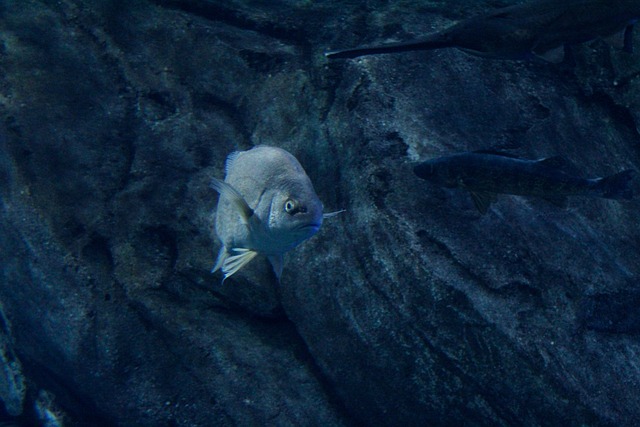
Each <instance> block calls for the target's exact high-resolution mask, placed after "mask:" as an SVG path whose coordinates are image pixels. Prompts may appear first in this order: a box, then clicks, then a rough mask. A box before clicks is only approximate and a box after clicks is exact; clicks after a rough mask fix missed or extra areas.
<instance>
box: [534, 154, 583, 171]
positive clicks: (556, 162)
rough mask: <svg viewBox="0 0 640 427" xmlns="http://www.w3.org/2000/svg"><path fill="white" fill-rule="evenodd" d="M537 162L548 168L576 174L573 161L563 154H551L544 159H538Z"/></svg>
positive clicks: (576, 169)
mask: <svg viewBox="0 0 640 427" xmlns="http://www.w3.org/2000/svg"><path fill="white" fill-rule="evenodd" d="M538 164H540V165H541V166H545V167H548V168H550V169H558V170H560V171H563V172H566V173H571V174H576V175H577V174H578V168H577V167H576V166H575V165H574V164H573V163H571V162H570V161H569V159H567V158H566V157H563V156H552V157H547V158H545V159H540V160H538Z"/></svg>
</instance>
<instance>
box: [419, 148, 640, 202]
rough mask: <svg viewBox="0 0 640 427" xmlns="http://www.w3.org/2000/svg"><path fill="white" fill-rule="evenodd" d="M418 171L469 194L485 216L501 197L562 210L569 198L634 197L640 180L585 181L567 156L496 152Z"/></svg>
mask: <svg viewBox="0 0 640 427" xmlns="http://www.w3.org/2000/svg"><path fill="white" fill-rule="evenodd" d="M413 171H414V173H415V174H416V175H417V176H418V177H420V178H422V179H424V180H427V181H430V182H432V183H434V184H436V185H439V186H441V187H446V188H459V189H462V190H466V191H468V192H469V193H470V194H471V197H472V199H473V202H474V204H475V206H476V208H477V209H478V211H480V213H482V214H484V213H486V212H487V209H489V206H490V205H491V203H492V202H494V201H495V200H496V195H497V194H513V195H520V196H534V197H541V198H543V199H545V200H547V201H549V202H551V203H553V204H555V205H558V206H560V207H566V205H567V196H589V197H602V198H606V199H631V198H632V197H633V189H632V187H631V182H632V179H633V178H634V176H635V171H633V170H631V169H629V170H625V171H622V172H619V173H617V174H614V175H611V176H607V177H603V178H582V177H580V174H579V172H578V171H577V168H576V167H575V166H574V165H572V164H571V163H570V162H569V161H568V160H567V159H565V158H564V157H561V156H555V157H548V158H545V159H540V160H526V159H519V158H517V157H513V156H510V155H506V154H504V153H499V152H493V151H476V152H469V153H460V154H454V155H451V156H444V157H438V158H435V159H431V160H427V161H424V162H422V163H419V164H417V165H416V166H415V167H414V169H413Z"/></svg>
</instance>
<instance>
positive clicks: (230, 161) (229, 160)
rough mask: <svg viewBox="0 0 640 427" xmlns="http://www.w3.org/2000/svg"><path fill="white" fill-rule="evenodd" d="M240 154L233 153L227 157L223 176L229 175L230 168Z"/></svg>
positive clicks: (237, 152) (240, 152)
mask: <svg viewBox="0 0 640 427" xmlns="http://www.w3.org/2000/svg"><path fill="white" fill-rule="evenodd" d="M240 154H242V151H234V152H232V153H230V154H229V155H228V156H227V160H226V161H225V162H224V173H225V176H227V174H228V173H229V171H230V170H231V168H232V167H233V163H234V162H235V161H236V159H237V158H238V156H239V155H240Z"/></svg>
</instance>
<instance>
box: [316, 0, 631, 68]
mask: <svg viewBox="0 0 640 427" xmlns="http://www.w3.org/2000/svg"><path fill="white" fill-rule="evenodd" d="M638 18H640V0H537V1H531V2H528V3H524V4H518V5H514V6H508V7H504V8H500V9H496V10H494V11H491V12H488V13H486V14H483V15H480V16H476V17H472V18H469V19H465V20H463V21H460V22H458V23H457V24H454V25H452V26H450V27H448V28H446V29H444V30H442V31H438V32H435V33H432V34H430V35H427V36H425V37H423V38H420V39H417V40H414V41H408V42H403V43H390V44H382V45H377V46H371V47H361V48H355V49H346V50H337V51H333V52H327V53H326V54H325V56H326V57H327V58H330V59H338V58H356V57H359V56H364V55H375V54H381V53H397V52H407V51H417V50H432V49H442V48H451V47H453V48H458V49H460V50H462V51H464V52H467V53H470V54H473V55H478V56H482V57H486V58H493V59H513V60H519V59H520V60H521V59H531V58H536V57H539V58H543V59H545V60H548V61H553V62H558V61H560V60H561V59H562V58H563V53H564V47H565V46H566V45H572V44H576V43H583V42H586V41H589V40H593V39H596V38H605V37H609V36H612V35H614V34H616V33H618V32H624V35H623V36H622V35H621V36H620V39H621V40H622V41H623V42H624V49H625V50H626V51H628V52H631V51H632V30H633V24H634V23H635V22H636V21H637V19H638Z"/></svg>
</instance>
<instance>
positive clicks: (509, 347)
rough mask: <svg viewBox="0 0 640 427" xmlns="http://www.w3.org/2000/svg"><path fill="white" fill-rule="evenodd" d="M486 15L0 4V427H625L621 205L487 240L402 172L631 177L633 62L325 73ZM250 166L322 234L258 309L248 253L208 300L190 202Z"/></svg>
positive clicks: (503, 212) (201, 223) (631, 272)
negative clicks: (530, 171) (307, 211)
mask: <svg viewBox="0 0 640 427" xmlns="http://www.w3.org/2000/svg"><path fill="white" fill-rule="evenodd" d="M392 3H393V2H392ZM489 3H492V4H489ZM493 3H495V2H485V1H480V2H473V5H464V4H462V3H461V2H453V1H445V2H438V4H437V5H436V4H431V3H429V2H426V3H425V2H410V1H409V2H400V3H393V4H390V3H389V2H383V1H373V2H362V3H361V4H356V3H355V2H354V3H351V2H350V3H348V4H346V5H345V4H344V3H342V2H307V1H297V2H296V1H288V0H282V1H274V2H268V3H265V2H258V1H253V0H246V1H241V0H234V1H230V2H217V1H214V2H209V1H201V0H149V1H140V2H126V1H118V0H101V1H98V2H91V3H90V4H89V3H87V2H82V1H79V0H61V1H58V2H46V1H43V0H41V1H40V0H21V1H17V0H9V1H5V2H3V3H2V4H0V71H1V72H0V114H1V118H2V122H1V126H0V177H1V178H0V197H1V200H2V205H1V210H0V230H1V231H0V261H1V262H2V266H3V268H2V270H1V272H0V302H1V303H2V307H3V312H4V315H5V317H6V322H5V323H7V324H8V325H10V328H8V327H7V328H5V329H6V330H7V331H10V332H9V334H10V337H6V339H5V338H3V341H2V342H3V343H4V342H7V343H10V349H11V351H12V354H13V355H14V356H15V359H16V360H19V361H20V366H21V369H20V371H21V374H20V375H21V378H23V380H24V384H25V387H26V392H25V394H24V397H23V398H21V399H22V400H21V402H20V403H19V404H18V406H20V405H21V406H22V408H21V411H18V410H16V409H15V400H14V401H11V402H10V401H9V400H8V398H7V397H6V396H7V395H6V394H5V393H4V392H3V393H2V396H0V397H1V398H2V399H4V403H5V407H6V410H7V411H6V412H7V413H6V414H5V413H2V412H0V414H2V415H3V416H5V415H6V417H7V418H8V420H26V421H31V420H38V419H42V416H43V415H41V413H43V412H46V410H43V409H42V408H45V409H46V408H49V411H51V412H56V411H58V412H59V413H58V412H56V414H57V415H56V416H61V417H63V418H64V419H65V420H68V422H69V423H70V425H74V424H78V423H82V422H87V423H93V424H97V423H103V424H104V423H107V424H119V425H127V424H129V425H133V424H135V425H150V426H151V425H180V426H187V425H203V426H205V425H222V426H224V425H251V424H264V423H270V424H274V425H304V424H306V423H308V421H309V420H314V421H315V422H316V423H317V424H318V425H354V426H355V425H363V424H364V425H401V424H409V425H424V424H427V423H428V424H429V425H444V424H465V425H491V426H495V425H535V424H542V423H545V424H550V425H556V424H560V423H568V424H572V425H577V424H587V425H631V424H632V420H634V419H635V420H637V419H638V418H640V396H638V394H637V392H636V391H637V390H638V389H639V388H640V374H639V373H638V372H640V369H639V368H640V362H639V361H638V358H637V357H636V355H637V354H638V352H639V351H640V341H638V329H639V328H638V325H637V322H638V319H637V316H636V315H635V312H634V311H633V309H632V306H631V305H629V303H628V302H626V301H625V299H626V297H625V295H631V296H634V295H635V297H633V298H635V299H634V301H635V300H637V295H638V288H637V286H638V285H637V284H638V276H639V274H640V223H639V222H638V221H637V212H638V209H639V208H640V201H638V199H633V200H630V201H611V200H600V199H577V198H576V199H575V200H573V199H572V200H571V202H570V204H569V208H568V209H560V208H558V207H556V206H553V205H550V204H547V203H545V202H544V201H536V200H534V199H527V198H523V197H517V198H501V199H500V200H498V202H497V203H495V204H493V205H492V206H491V208H490V209H489V211H488V212H487V214H486V215H483V216H482V215H480V214H478V213H477V212H476V210H475V207H474V206H473V203H472V202H471V201H470V200H468V199H467V197H466V195H464V194H461V193H458V192H455V191H451V190H448V189H442V188H437V187H434V186H430V185H428V183H426V182H424V181H422V180H420V179H419V178H417V177H416V176H415V175H414V174H413V172H412V167H413V165H414V164H415V162H417V161H418V160H425V159H429V158H434V157H438V156H442V155H447V154H452V153H456V152H461V151H473V150H479V149H495V150H503V151H509V152H511V153H512V154H514V155H516V156H519V157H524V158H542V157H549V156H553V155H562V156H565V157H567V158H569V159H571V160H572V162H574V163H575V164H576V165H577V166H578V167H580V169H581V170H583V171H584V172H585V174H587V175H588V176H605V175H609V174H611V173H614V172H617V171H619V170H623V169H636V170H638V169H640V134H639V132H638V123H640V116H639V115H638V114H639V113H638V112H639V111H640V108H639V107H640V105H639V104H640V79H638V76H639V75H640V65H639V64H640V62H638V56H637V54H636V55H635V56H634V55H629V54H628V53H625V52H621V51H619V50H616V49H615V48H612V47H610V46H608V45H607V44H605V43H602V42H600V41H594V42H591V43H588V44H585V45H581V46H579V47H576V48H575V49H574V51H573V58H572V59H571V61H568V62H566V63H564V64H560V65H550V64H542V63H537V62H511V61H489V60H485V59H480V58H476V57H470V56H468V55H465V54H464V53H461V52H456V51H434V52H416V53H407V54H405V55H398V56H393V55H389V56H386V57H370V58H366V59H359V60H354V61H341V62H339V63H329V62H328V61H327V60H326V59H325V58H324V56H323V52H324V51H326V50H327V49H328V48H329V47H335V46H358V45H364V44H367V43H370V42H372V41H374V40H380V39H383V38H387V37H391V36H394V37H396V38H397V39H405V40H406V39H410V38H411V37H410V35H411V34H424V33H428V32H430V31H432V30H434V29H438V28H443V27H445V26H447V25H449V24H451V23H452V22H454V21H455V20H458V19H461V18H463V17H464V16H468V15H469V14H470V13H473V12H481V11H483V10H487V9H488V8H490V7H494V6H495V4H493ZM500 3H501V4H500V5H501V6H503V5H506V4H510V3H513V2H506V1H505V2H500ZM636 41H637V40H636ZM257 144H268V145H274V146H278V147H282V148H284V149H286V150H287V151H289V152H291V153H292V154H294V155H295V156H296V157H297V159H298V160H299V161H300V163H301V164H302V165H303V167H304V169H305V171H306V172H307V174H308V175H309V177H310V178H311V181H312V182H313V184H314V187H315V190H316V192H317V193H318V196H319V198H320V199H321V200H322V201H323V203H324V206H325V209H326V210H327V211H333V210H338V209H346V212H345V213H343V214H341V215H340V216H338V217H336V218H333V219H332V220H331V221H327V222H326V223H325V224H324V225H323V227H322V230H321V231H320V232H319V233H318V234H317V235H316V236H314V237H313V238H312V239H310V240H309V241H307V242H305V243H303V244H302V245H301V246H299V247H298V248H296V249H295V250H293V251H292V252H290V253H288V256H287V259H286V261H285V265H284V271H283V274H282V278H281V281H280V283H279V284H278V283H277V281H276V279H275V277H274V275H273V273H272V271H271V267H270V266H269V264H268V262H267V261H266V259H262V258H256V259H255V260H254V261H252V262H251V264H250V265H248V266H247V267H245V268H244V269H243V270H242V271H239V272H238V273H236V274H235V275H234V276H232V277H231V278H229V279H228V280H227V281H225V283H224V284H221V280H222V277H221V276H220V275H219V274H214V275H212V274H211V273H210V271H211V267H212V266H213V263H214V262H215V256H216V254H217V252H218V250H219V248H220V242H219V241H217V239H216V238H215V235H214V233H213V224H214V222H215V218H214V216H213V211H214V208H215V206H216V202H217V195H216V193H215V191H213V190H212V189H211V187H210V182H211V178H212V177H220V176H223V175H224V173H223V172H224V170H223V168H224V159H225V158H226V156H227V155H228V154H229V153H230V152H231V151H234V150H246V149H248V148H250V147H252V146H253V145H257ZM620 307H622V309H619V308H620ZM2 332H4V329H3V331H2ZM5 365H6V363H5ZM11 405H14V406H11ZM10 408H11V409H10ZM20 414H22V415H20ZM18 415H19V416H18Z"/></svg>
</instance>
